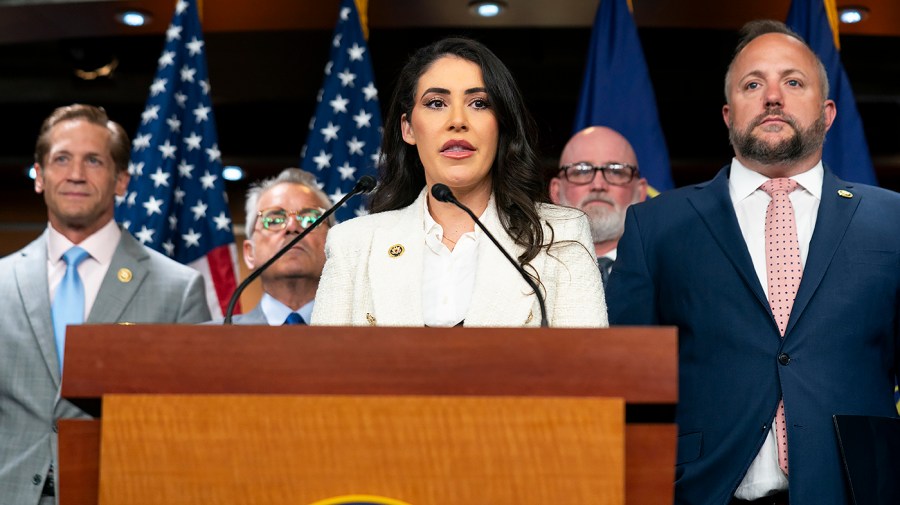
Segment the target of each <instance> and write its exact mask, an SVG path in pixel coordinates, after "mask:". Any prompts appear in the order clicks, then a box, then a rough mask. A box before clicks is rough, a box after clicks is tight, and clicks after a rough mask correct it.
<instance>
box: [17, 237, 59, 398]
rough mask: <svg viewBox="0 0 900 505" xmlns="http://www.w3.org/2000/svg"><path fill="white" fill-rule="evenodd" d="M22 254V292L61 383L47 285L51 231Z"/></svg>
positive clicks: (46, 360) (50, 366) (48, 361)
mask: <svg viewBox="0 0 900 505" xmlns="http://www.w3.org/2000/svg"><path fill="white" fill-rule="evenodd" d="M20 254H21V256H20V257H19V261H17V262H16V266H15V276H16V284H17V285H18V288H19V295H20V296H21V297H22V304H23V305H24V306H25V313H26V314H27V316H28V321H29V323H30V324H31V330H32V332H33V334H34V338H35V339H36V340H37V344H38V348H40V350H41V354H42V355H43V356H44V363H45V364H46V365H47V369H48V371H49V372H50V375H51V376H52V377H53V383H54V384H55V385H56V386H59V383H60V377H59V357H58V356H57V354H56V339H55V337H54V335H53V316H52V314H51V308H50V289H49V288H48V286H47V232H46V231H45V232H44V234H43V235H42V236H41V237H40V238H39V239H37V240H35V241H34V242H32V243H31V244H29V245H28V247H26V248H25V249H24V250H22V251H21V253H20Z"/></svg>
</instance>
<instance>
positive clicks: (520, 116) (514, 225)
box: [371, 38, 549, 264]
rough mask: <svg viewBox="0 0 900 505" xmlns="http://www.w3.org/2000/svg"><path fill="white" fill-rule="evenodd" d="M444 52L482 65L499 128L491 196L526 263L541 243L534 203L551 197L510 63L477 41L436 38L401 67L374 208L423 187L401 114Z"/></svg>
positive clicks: (392, 205) (394, 205) (409, 199)
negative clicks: (492, 194) (402, 123)
mask: <svg viewBox="0 0 900 505" xmlns="http://www.w3.org/2000/svg"><path fill="white" fill-rule="evenodd" d="M444 56H456V57H458V58H462V59H464V60H467V61H471V62H472V63H475V64H476V65H478V66H479V67H480V68H481V75H482V78H483V79H484V85H485V88H486V89H487V94H488V99H489V100H490V102H491V105H492V107H493V111H494V115H495V117H496V118H497V127H498V130H499V140H498V145H497V158H496V160H495V161H494V165H493V166H492V167H491V178H492V185H493V191H494V200H495V202H496V204H497V211H498V213H499V215H500V222H501V223H502V224H503V228H504V230H506V232H507V233H508V234H509V236H510V237H512V239H513V240H514V241H515V242H516V243H517V244H519V245H521V246H522V247H524V248H525V251H524V252H523V253H522V254H521V255H520V256H519V262H520V263H522V264H525V263H528V262H529V261H530V260H532V259H533V258H534V257H535V256H537V254H538V252H539V251H540V249H541V247H542V246H543V245H544V244H543V242H544V233H543V229H542V228H541V222H540V217H539V216H538V213H537V210H536V209H535V204H536V203H539V202H549V198H548V196H547V193H546V190H545V186H544V177H543V173H542V172H541V168H540V162H539V160H538V155H537V152H536V146H537V129H536V128H535V124H534V119H532V117H531V114H529V112H528V110H527V109H526V108H525V101H524V99H523V98H522V93H521V92H520V91H519V88H518V86H517V85H516V82H515V80H514V79H513V77H512V74H511V73H510V72H509V69H508V68H506V65H504V64H503V62H502V61H500V59H499V58H497V56H496V55H495V54H494V53H492V52H491V50H490V49H488V48H487V47H485V46H484V45H483V44H481V43H480V42H476V41H474V40H471V39H467V38H447V39H443V40H440V41H438V42H435V43H433V44H431V45H429V46H427V47H423V48H422V49H419V50H418V51H416V52H415V54H413V55H412V57H411V58H410V59H409V61H408V62H407V63H406V65H405V66H404V67H403V70H401V71H400V75H399V76H398V77H397V82H396V85H395V86H394V92H393V95H392V96H391V102H390V106H389V108H388V113H387V116H386V120H385V124H384V136H383V138H382V141H381V151H382V153H383V158H382V160H381V163H380V164H379V168H378V170H379V178H380V180H379V182H378V187H377V188H376V189H375V193H374V195H373V196H372V200H371V208H372V211H373V212H383V211H387V210H395V209H400V208H403V207H406V206H408V205H410V204H412V203H413V202H414V201H415V200H416V198H417V197H418V196H419V193H420V192H421V191H422V188H423V187H425V170H424V168H423V167H422V164H421V162H420V160H419V155H418V152H417V151H416V146H412V145H409V144H407V143H406V142H404V141H403V136H402V132H401V129H400V118H401V117H402V116H403V114H406V115H407V117H409V116H410V115H411V114H412V112H413V106H414V103H415V93H416V87H417V86H418V83H419V78H420V77H421V76H422V74H424V73H425V72H426V71H428V69H429V67H431V65H432V64H433V63H434V62H435V61H437V60H439V59H440V58H442V57H444Z"/></svg>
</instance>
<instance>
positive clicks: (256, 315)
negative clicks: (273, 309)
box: [231, 304, 269, 326]
mask: <svg viewBox="0 0 900 505" xmlns="http://www.w3.org/2000/svg"><path fill="white" fill-rule="evenodd" d="M231 322H232V323H233V324H261V325H264V326H267V325H268V324H269V321H268V320H267V319H266V315H265V314H264V313H263V310H262V305H260V304H257V305H256V307H255V308H254V309H253V310H251V311H250V312H247V313H246V314H238V315H236V316H234V317H232V318H231Z"/></svg>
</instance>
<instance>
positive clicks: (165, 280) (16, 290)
mask: <svg viewBox="0 0 900 505" xmlns="http://www.w3.org/2000/svg"><path fill="white" fill-rule="evenodd" d="M123 268H127V269H129V270H130V271H131V273H132V277H131V279H130V280H128V281H127V282H126V281H120V280H119V278H118V277H119V276H118V275H117V274H118V272H119V271H120V269H123ZM0 304H2V310H0V497H2V499H0V501H2V503H15V504H36V503H38V501H39V500H40V497H41V490H42V488H43V485H44V478H45V476H46V475H47V472H48V470H49V468H50V463H51V461H52V460H54V459H55V454H56V435H55V434H56V420H57V419H60V418H78V417H87V414H85V413H84V412H83V411H81V409H79V408H77V407H75V406H74V405H72V404H71V403H69V402H68V401H65V400H61V399H60V398H59V390H60V373H59V359H58V357H57V353H56V343H55V340H54V337H53V323H52V320H51V314H50V294H49V289H48V286H47V232H44V234H42V235H41V236H40V237H39V238H38V239H37V240H35V241H34V242H32V243H31V244H29V245H27V246H25V248H23V249H21V250H20V251H17V252H15V253H13V254H11V255H9V256H7V257H5V258H3V259H0ZM209 318H210V315H209V309H208V307H207V305H206V295H205V289H204V285H203V279H202V277H201V276H200V274H199V273H197V272H196V271H195V270H193V269H192V268H190V267H187V266H184V265H181V264H178V263H176V262H174V261H172V260H170V259H168V258H166V257H165V256H163V255H162V254H159V253H157V252H155V251H151V250H149V249H146V248H144V247H143V246H142V245H141V244H140V242H138V241H137V240H135V239H134V238H133V237H132V236H131V235H130V234H129V233H128V232H127V231H123V234H122V239H121V241H120V242H119V246H118V247H117V248H116V251H115V253H114V254H113V258H112V263H111V264H110V267H109V271H108V272H107V273H106V277H105V278H104V279H103V281H102V283H101V285H100V291H99V292H98V294H97V299H96V301H95V302H94V305H93V308H92V309H91V313H90V314H89V316H88V319H87V322H88V323H116V322H126V321H127V322H134V323H197V322H201V321H206V320H209ZM62 485H65V484H64V483H63V484H62Z"/></svg>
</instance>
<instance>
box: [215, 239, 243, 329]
mask: <svg viewBox="0 0 900 505" xmlns="http://www.w3.org/2000/svg"><path fill="white" fill-rule="evenodd" d="M230 246H231V244H226V245H222V246H219V247H216V248H215V249H212V250H211V251H209V253H208V254H207V255H206V260H207V262H208V263H209V272H210V275H211V277H212V282H213V286H215V288H216V297H217V298H218V299H219V305H220V306H221V307H222V313H223V314H224V313H225V309H227V308H228V301H229V300H230V299H231V294H232V293H234V290H235V288H236V287H237V279H236V278H235V275H234V270H233V267H234V263H233V261H232V258H231V247H230ZM234 313H235V314H240V313H241V302H240V301H238V303H237V305H235V310H234Z"/></svg>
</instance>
